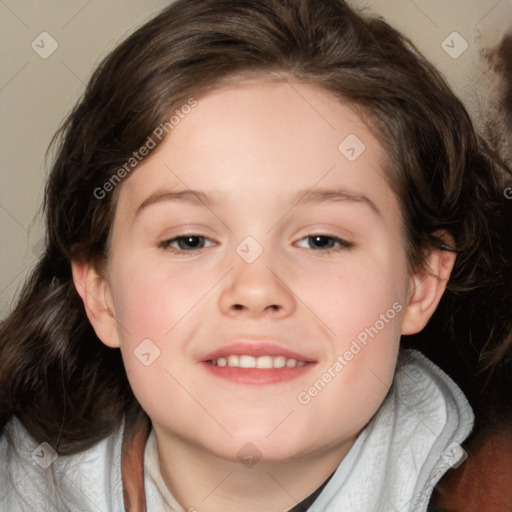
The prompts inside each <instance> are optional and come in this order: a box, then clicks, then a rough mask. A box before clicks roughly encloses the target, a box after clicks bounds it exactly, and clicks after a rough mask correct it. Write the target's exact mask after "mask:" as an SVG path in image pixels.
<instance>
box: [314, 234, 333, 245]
mask: <svg viewBox="0 0 512 512" xmlns="http://www.w3.org/2000/svg"><path fill="white" fill-rule="evenodd" d="M313 242H314V243H315V245H317V246H319V247H325V246H326V245H329V239H328V238H327V237H326V236H314V237H313Z"/></svg>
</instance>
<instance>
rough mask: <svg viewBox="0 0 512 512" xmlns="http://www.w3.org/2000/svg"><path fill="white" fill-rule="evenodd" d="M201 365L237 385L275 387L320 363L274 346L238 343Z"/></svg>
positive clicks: (217, 352)
mask: <svg viewBox="0 0 512 512" xmlns="http://www.w3.org/2000/svg"><path fill="white" fill-rule="evenodd" d="M200 363H201V364H202V365H203V366H204V367H205V368H206V370H207V371H209V372H210V373H211V374H213V375H215V376H216V377H220V378H223V379H227V380H229V381H232V382H236V383H238V384H253V385H257V384H260V385H261V384H276V383H280V382H285V381H289V380H291V379H294V378H298V377H300V376H302V375H304V374H305V373H307V372H309V371H310V370H311V369H312V368H313V366H315V365H316V363H317V361H315V360H313V359H311V358H309V357H306V356H304V355H301V354H298V353H296V352H293V351H291V350H288V349H286V348H284V347H280V346H278V345H274V344H269V343H266V344H261V343H258V344H254V343H238V344H234V345H230V346H228V347H223V348H222V349H219V350H216V351H215V352H213V353H211V354H209V355H207V356H206V357H205V359H203V360H202V361H200Z"/></svg>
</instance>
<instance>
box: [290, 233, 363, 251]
mask: <svg viewBox="0 0 512 512" xmlns="http://www.w3.org/2000/svg"><path fill="white" fill-rule="evenodd" d="M297 245H298V246H299V247H303V248H305V249H313V250H315V251H319V252H326V253H328V252H331V251H332V250H335V251H338V250H344V249H345V250H347V249H352V248H353V247H354V244H353V243H352V242H348V241H347V240H343V239H342V238H338V237H336V236H330V235H308V236H305V237H304V238H302V239H301V240H299V241H298V242H297Z"/></svg>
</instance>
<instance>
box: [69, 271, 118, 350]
mask: <svg viewBox="0 0 512 512" xmlns="http://www.w3.org/2000/svg"><path fill="white" fill-rule="evenodd" d="M71 269H72V272H73V281H74V283H75V288H76V291H77V292H78V294H79V295H80V297H81V298H82V300H83V302H84V307H85V312H86V313H87V318H89V321H90V322H91V325H92V327H93V328H94V331H95V332H96V335H97V336H98V338H99V339H100V340H101V341H102V342H103V343H104V344H105V345H107V346H108V347H111V348H118V347H119V336H118V334H117V325H116V317H115V310H114V301H113V299H112V293H111V291H110V285H109V284H108V281H107V279H105V278H104V277H103V276H101V275H99V274H98V272H97V271H96V269H95V268H94V266H93V265H92V264H91V263H90V262H78V261H73V262H71Z"/></svg>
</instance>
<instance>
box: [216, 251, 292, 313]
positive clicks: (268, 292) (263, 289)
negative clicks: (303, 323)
mask: <svg viewBox="0 0 512 512" xmlns="http://www.w3.org/2000/svg"><path fill="white" fill-rule="evenodd" d="M236 256H237V257H238V255H236ZM268 263H269V262H268V260H267V259H266V258H264V257H263V256H261V257H260V258H258V260H257V261H255V262H253V263H247V262H245V261H243V260H242V259H240V258H239V260H238V261H236V260H235V265H234V268H233V270H232V271H231V272H230V273H229V274H228V276H227V279H226V281H225V284H224V288H223V290H222V293H221V295H220V298H219V307H220V309H221V311H222V313H223V314H226V315H228V316H246V317H250V318H258V317H268V318H275V319H278V318H285V317H287V316H289V315H291V314H293V312H294V311H295V308H296V298H295V295H294V293H293V291H292V290H291V288H290V287H289V285H288V284H287V283H286V279H284V276H281V275H279V273H278V272H277V271H276V270H274V269H271V268H270V267H269V265H268Z"/></svg>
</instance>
